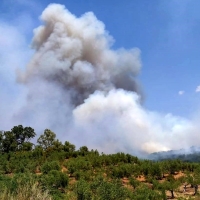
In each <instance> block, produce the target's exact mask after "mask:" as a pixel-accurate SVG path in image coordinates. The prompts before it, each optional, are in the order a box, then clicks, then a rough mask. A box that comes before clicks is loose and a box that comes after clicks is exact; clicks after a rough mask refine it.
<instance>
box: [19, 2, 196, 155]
mask: <svg viewBox="0 0 200 200" xmlns="http://www.w3.org/2000/svg"><path fill="white" fill-rule="evenodd" d="M40 19H41V21H42V25H41V26H39V27H38V28H36V29H35V30H34V37H33V41H32V48H33V49H34V51H35V53H34V55H33V57H32V58H31V60H30V62H29V63H28V65H27V67H26V69H25V71H18V82H20V83H22V84H24V85H26V87H27V88H28V96H27V104H26V105H25V106H24V107H22V108H21V110H20V112H19V113H18V114H17V115H16V118H18V119H20V120H22V121H25V122H26V123H29V124H31V125H32V126H33V127H34V128H36V129H38V130H41V129H44V128H51V129H52V130H53V131H55V132H56V133H57V135H58V137H59V139H61V140H62V141H65V140H69V141H71V142H73V143H75V144H76V145H78V146H81V145H87V146H88V147H89V148H94V149H96V148H97V149H98V150H100V151H103V152H108V153H111V152H116V151H124V152H129V153H132V154H139V153H142V152H154V151H159V150H168V149H172V148H181V147H183V146H185V145H195V144H194V141H195V137H196V135H197V134H198V133H197V132H198V131H197V130H198V128H197V127H196V126H194V124H193V123H192V122H191V121H189V120H186V119H183V118H180V117H176V116H173V115H170V114H167V115H162V114H159V113H155V112H151V111H148V110H146V109H144V108H143V107H142V105H141V100H142V98H143V97H142V92H141V89H140V86H139V85H138V83H137V80H136V76H137V74H138V73H139V72H140V69H141V61H140V51H139V50H138V49H136V48H134V49H130V50H126V49H123V48H122V49H119V50H113V49H112V44H113V42H114V40H113V38H112V37H111V36H110V35H109V33H108V32H107V31H106V30H105V26H104V24H103V23H102V22H101V21H99V20H98V19H97V18H96V17H95V15H94V14H93V13H92V12H89V13H86V14H84V15H82V16H81V17H76V16H74V15H73V14H71V13H70V12H69V11H68V10H67V9H66V8H65V7H64V6H62V5H58V4H51V5H49V6H48V7H47V8H46V9H45V10H44V11H43V13H42V15H41V17H40ZM191 132H193V135H192V136H191V135H190V137H189V134H190V133H191ZM177 141H179V142H177ZM186 141H187V143H186Z"/></svg>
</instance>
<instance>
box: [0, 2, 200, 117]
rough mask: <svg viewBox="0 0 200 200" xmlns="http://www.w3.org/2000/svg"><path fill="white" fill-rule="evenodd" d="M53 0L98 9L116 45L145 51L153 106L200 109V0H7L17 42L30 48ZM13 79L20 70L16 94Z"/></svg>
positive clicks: (180, 111) (144, 79)
mask: <svg viewBox="0 0 200 200" xmlns="http://www.w3.org/2000/svg"><path fill="white" fill-rule="evenodd" d="M50 3H60V4H64V5H65V6H66V8H67V9H68V10H69V11H70V12H72V13H73V14H75V15H76V16H81V15H82V14H84V13H85V12H88V11H92V12H94V14H95V15H96V16H97V18H98V19H99V20H101V21H102V22H103V23H104V24H105V26H106V30H107V31H108V32H109V34H110V35H112V36H113V38H114V40H115V43H114V45H113V47H112V48H113V49H117V48H120V47H124V48H126V49H128V48H132V47H137V48H139V49H140V50H141V60H142V70H141V73H140V75H139V77H138V81H139V82H140V83H141V85H142V87H143V91H144V95H145V101H144V106H145V107H146V108H147V109H149V110H153V111H158V112H161V113H172V114H175V115H180V116H183V117H186V118H187V116H190V115H192V114H193V113H194V112H195V111H196V110H198V109H199V108H200V104H199V99H200V93H198V92H195V90H196V88H197V86H198V85H200V78H199V76H200V73H199V72H200V66H199V65H200V56H199V52H200V40H199V36H200V12H199V10H200V1H199V0H170V1H162V0H152V1H149V0H142V1H141V0H126V1H121V0H110V1H102V0H67V1H62V0H56V1H53V2H52V1H49V0H45V1H42V2H41V1H38V0H35V1H34V2H32V1H28V0H15V1H14V0H4V1H3V2H2V3H1V5H0V21H1V24H3V23H4V24H6V25H11V26H12V27H16V30H17V31H18V34H19V35H20V34H21V36H22V39H21V40H23V41H22V43H23V44H22V43H20V44H16V46H17V47H19V48H21V49H22V50H23V51H25V52H26V51H27V52H29V51H30V50H29V46H28V45H29V44H30V43H31V38H32V31H33V28H35V27H37V26H38V25H39V24H40V21H39V20H38V17H39V15H40V14H41V12H42V11H43V10H44V8H45V7H46V6H47V5H48V4H50ZM11 33H12V31H11ZM1 46H2V45H1ZM1 48H4V47H1ZM9 51H10V49H9ZM27 52H26V54H25V55H26V56H24V57H25V58H23V60H20V61H19V63H20V64H21V65H20V66H19V67H21V68H23V65H25V63H26V62H27V61H28V59H29V58H30V55H31V51H30V52H29V53H27ZM9 72H10V73H13V72H11V71H9ZM1 78H2V77H1ZM13 82H14V73H13V74H12V77H11V79H10V82H8V80H7V82H6V84H7V85H6V87H7V88H5V87H4V89H7V91H8V93H14V94H15V93H17V90H15V89H13V87H12V86H10V87H9V84H10V85H12V84H14V83H13ZM0 83H1V84H2V85H3V84H4V85H5V82H3V81H1V82H0ZM2 88H3V87H2ZM18 90H20V86H18ZM180 91H184V92H180ZM179 92H180V94H179ZM7 95H8V94H7ZM12 95H13V94H12ZM13 97H14V95H13Z"/></svg>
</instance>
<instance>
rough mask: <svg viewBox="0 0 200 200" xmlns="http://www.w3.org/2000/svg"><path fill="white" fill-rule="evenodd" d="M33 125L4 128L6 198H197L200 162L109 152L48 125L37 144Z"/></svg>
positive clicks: (1, 188)
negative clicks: (65, 138)
mask: <svg viewBox="0 0 200 200" xmlns="http://www.w3.org/2000/svg"><path fill="white" fill-rule="evenodd" d="M34 137H36V133H35V131H34V129H33V128H31V127H23V126H22V125H18V126H14V127H13V128H12V129H11V130H10V131H1V132H0V160H1V162H0V199H1V200H28V199H30V200H31V199H32V200H33V199H34V200H59V199H64V200H65V199H66V200H67V199H69V200H126V199H127V200H128V199H133V200H166V199H198V198H199V194H198V185H199V184H200V164H199V163H198V162H186V161H181V160H180V159H173V160H170V159H166V160H162V161H155V160H144V159H139V158H137V157H136V156H133V155H130V154H125V153H122V152H119V153H116V154H109V155H106V154H104V153H99V152H98V151H97V150H93V149H92V150H89V149H88V147H87V146H82V147H80V148H79V149H78V150H77V149H76V147H75V145H74V144H71V143H70V142H69V141H65V142H61V141H59V140H58V139H57V138H56V134H55V133H54V132H52V131H51V130H49V129H45V130H44V133H43V134H42V135H40V136H39V137H38V139H37V143H36V144H33V143H32V142H31V140H32V139H33V138H34Z"/></svg>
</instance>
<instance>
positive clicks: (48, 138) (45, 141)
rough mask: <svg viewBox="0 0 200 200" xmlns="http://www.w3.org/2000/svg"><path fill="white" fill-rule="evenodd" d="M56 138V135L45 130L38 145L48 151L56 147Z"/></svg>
mask: <svg viewBox="0 0 200 200" xmlns="http://www.w3.org/2000/svg"><path fill="white" fill-rule="evenodd" d="M55 138H56V134H55V133H54V132H53V131H51V130H49V129H45V130H44V134H42V135H40V137H39V138H38V140H37V143H38V144H39V145H40V146H41V147H42V148H43V149H44V150H47V149H48V148H50V147H52V146H53V145H54V142H55V141H56V140H55Z"/></svg>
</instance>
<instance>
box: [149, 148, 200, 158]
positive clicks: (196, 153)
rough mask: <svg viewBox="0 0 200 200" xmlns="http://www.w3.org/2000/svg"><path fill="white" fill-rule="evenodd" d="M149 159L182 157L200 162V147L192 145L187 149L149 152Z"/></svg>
mask: <svg viewBox="0 0 200 200" xmlns="http://www.w3.org/2000/svg"><path fill="white" fill-rule="evenodd" d="M148 159H150V160H167V159H180V160H182V161H189V162H200V147H196V146H191V147H189V148H185V149H178V150H170V151H160V152H155V153H151V154H149V156H148Z"/></svg>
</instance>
